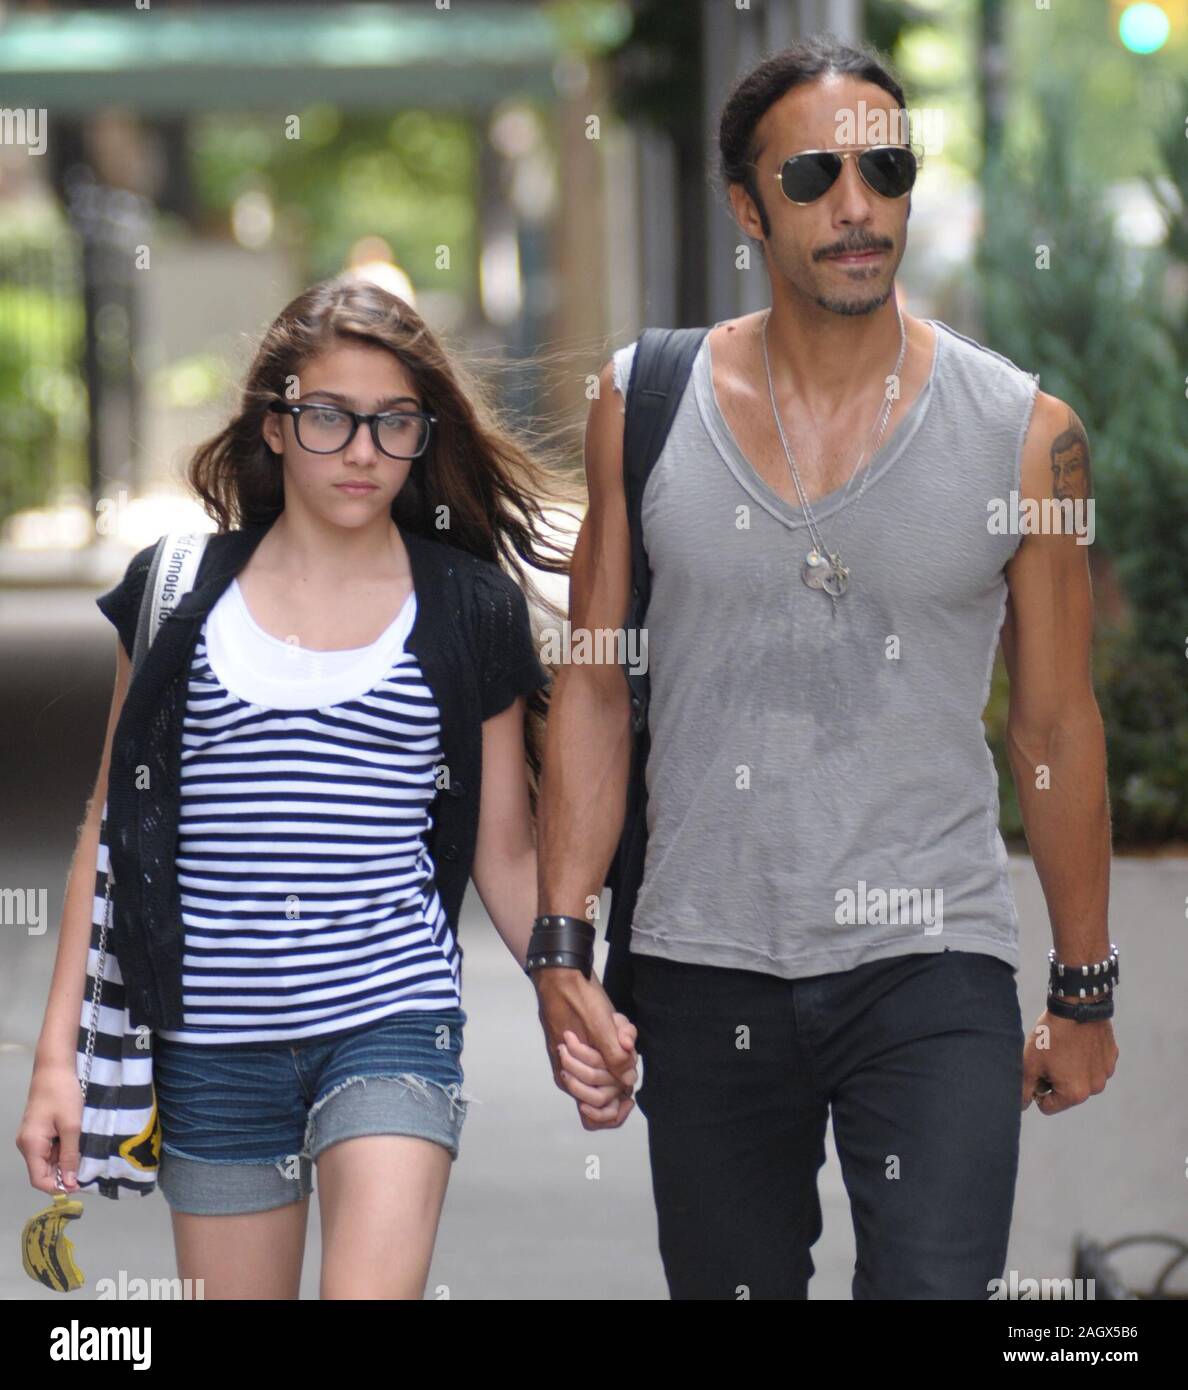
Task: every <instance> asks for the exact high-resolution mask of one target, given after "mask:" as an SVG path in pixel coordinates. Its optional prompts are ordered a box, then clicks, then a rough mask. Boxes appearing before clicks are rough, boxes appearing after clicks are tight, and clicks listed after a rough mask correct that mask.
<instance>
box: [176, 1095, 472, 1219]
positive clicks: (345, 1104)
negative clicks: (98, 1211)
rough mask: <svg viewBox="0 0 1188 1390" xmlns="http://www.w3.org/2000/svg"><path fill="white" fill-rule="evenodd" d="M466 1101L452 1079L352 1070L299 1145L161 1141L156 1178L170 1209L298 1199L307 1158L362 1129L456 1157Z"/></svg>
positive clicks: (209, 1210)
mask: <svg viewBox="0 0 1188 1390" xmlns="http://www.w3.org/2000/svg"><path fill="white" fill-rule="evenodd" d="M467 1103H468V1102H467V1100H466V1099H465V1098H464V1097H463V1096H462V1095H461V1094H460V1091H459V1088H458V1087H457V1086H456V1085H451V1086H442V1085H441V1084H440V1083H438V1082H434V1081H426V1079H425V1078H424V1077H420V1076H416V1075H412V1074H407V1073H406V1074H403V1075H400V1076H357V1077H350V1078H348V1079H347V1080H345V1081H343V1082H342V1083H340V1084H339V1085H338V1086H336V1087H335V1088H334V1089H333V1090H332V1091H330V1092H329V1093H328V1094H327V1095H325V1096H323V1097H322V1098H321V1100H319V1101H318V1103H317V1104H316V1105H315V1106H314V1107H313V1109H312V1110H311V1111H310V1113H309V1118H308V1124H307V1127H306V1132H305V1138H304V1143H303V1146H302V1149H301V1150H300V1152H292V1153H287V1154H281V1155H279V1156H277V1157H274V1158H250V1159H248V1158H219V1157H199V1156H197V1155H194V1154H188V1153H185V1152H184V1151H181V1150H179V1149H177V1148H175V1147H174V1146H172V1145H170V1144H169V1143H162V1145H161V1156H160V1167H159V1174H158V1185H159V1187H160V1189H161V1193H162V1195H163V1196H164V1198H165V1200H166V1202H167V1203H168V1204H169V1206H170V1208H171V1210H173V1211H178V1212H182V1213H185V1214H191V1215H197V1216H238V1215H245V1214H248V1213H251V1212H260V1211H272V1210H274V1209H275V1208H277V1207H283V1206H288V1205H289V1204H290V1203H293V1202H300V1201H302V1200H304V1198H306V1197H308V1196H309V1195H310V1194H311V1193H312V1192H313V1190H314V1183H313V1169H314V1164H315V1163H316V1162H317V1160H318V1159H319V1158H320V1157H321V1155H322V1154H323V1153H324V1152H325V1151H326V1150H327V1149H328V1148H330V1146H331V1145H333V1144H338V1143H341V1142H342V1141H344V1140H346V1139H360V1138H365V1137H367V1136H369V1135H386V1134H391V1135H403V1136H406V1137H408V1138H413V1139H427V1140H429V1141H430V1142H431V1143H434V1144H439V1145H441V1147H443V1148H444V1149H445V1150H446V1151H447V1152H448V1153H449V1155H450V1159H451V1162H452V1161H454V1160H456V1159H457V1157H458V1151H459V1144H460V1139H461V1131H462V1125H463V1122H464V1120H465V1118H466V1109H467Z"/></svg>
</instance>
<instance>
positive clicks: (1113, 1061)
mask: <svg viewBox="0 0 1188 1390" xmlns="http://www.w3.org/2000/svg"><path fill="white" fill-rule="evenodd" d="M1041 1030H1043V1032H1042V1033H1041ZM1038 1036H1046V1037H1047V1040H1048V1043H1049V1045H1048V1046H1047V1047H1044V1048H1041V1047H1040V1046H1039V1044H1038V1041H1037V1037H1038ZM1117 1062H1118V1046H1117V1044H1116V1043H1115V1042H1114V1029H1113V1025H1112V1024H1111V1023H1110V1021H1109V1019H1108V1018H1105V1019H1102V1020H1101V1022H1100V1023H1077V1022H1076V1021H1075V1020H1073V1019H1071V1018H1056V1017H1055V1016H1054V1015H1053V1014H1050V1013H1048V1011H1047V1010H1046V1009H1045V1010H1044V1012H1043V1013H1042V1014H1040V1016H1039V1021H1038V1022H1037V1023H1036V1025H1035V1027H1034V1028H1033V1029H1032V1031H1031V1037H1030V1038H1028V1040H1027V1046H1026V1047H1025V1048H1024V1049H1023V1107H1022V1108H1023V1109H1024V1110H1026V1109H1027V1107H1028V1106H1029V1105H1030V1104H1031V1102H1032V1100H1034V1101H1035V1103H1036V1106H1037V1108H1038V1109H1039V1110H1040V1111H1041V1113H1043V1114H1045V1115H1058V1114H1059V1113H1060V1112H1061V1111H1062V1110H1070V1109H1071V1108H1072V1107H1073V1106H1074V1105H1081V1104H1083V1103H1084V1102H1085V1101H1087V1100H1088V1099H1089V1097H1090V1096H1096V1095H1098V1094H1100V1093H1101V1092H1102V1091H1104V1090H1105V1084H1106V1082H1107V1081H1108V1080H1109V1079H1110V1077H1111V1076H1113V1074H1114V1067H1115V1066H1116V1065H1117ZM1045 1084H1047V1085H1050V1086H1051V1087H1052V1090H1051V1092H1050V1093H1049V1094H1044V1093H1043V1090H1042V1088H1043V1086H1044V1085H1045ZM1037 1086H1039V1087H1040V1088H1041V1090H1040V1092H1039V1093H1037V1092H1036V1087H1037Z"/></svg>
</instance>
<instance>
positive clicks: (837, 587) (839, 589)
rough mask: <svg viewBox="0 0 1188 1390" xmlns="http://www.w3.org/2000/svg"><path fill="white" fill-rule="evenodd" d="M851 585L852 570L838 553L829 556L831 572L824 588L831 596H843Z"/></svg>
mask: <svg viewBox="0 0 1188 1390" xmlns="http://www.w3.org/2000/svg"><path fill="white" fill-rule="evenodd" d="M849 586H850V571H849V570H848V569H847V568H846V566H845V565H843V564H842V562H841V560H840V559H839V558H838V556H836V555H831V556H830V557H829V573H828V574H827V575H826V576H825V580H824V583H823V584H822V586H821V587H822V588H823V589H824V590H825V592H826V593H827V594H828V595H829V597H830V598H834V599H837V598H841V596H842V594H844V593H845V592H846V590H847V589H848V588H849Z"/></svg>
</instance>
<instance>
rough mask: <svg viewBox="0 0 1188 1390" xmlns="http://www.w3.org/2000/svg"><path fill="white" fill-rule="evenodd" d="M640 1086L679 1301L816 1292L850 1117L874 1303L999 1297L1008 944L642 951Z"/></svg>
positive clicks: (1010, 1197)
mask: <svg viewBox="0 0 1188 1390" xmlns="http://www.w3.org/2000/svg"><path fill="white" fill-rule="evenodd" d="M632 962H633V966H634V971H635V1006H636V1015H635V1017H634V1019H633V1020H632V1021H633V1022H634V1023H635V1024H636V1027H637V1028H638V1030H639V1036H638V1038H637V1042H636V1046H637V1048H638V1050H639V1054H640V1056H641V1058H642V1059H643V1081H642V1084H641V1085H640V1088H639V1090H638V1092H637V1094H636V1099H637V1100H638V1102H639V1108H640V1110H641V1111H642V1112H643V1114H644V1115H645V1116H646V1117H647V1121H648V1145H649V1151H650V1154H651V1164H652V1188H653V1192H654V1194H655V1198H656V1212H657V1218H658V1222H659V1230H660V1256H661V1259H662V1260H663V1262H664V1272H665V1276H666V1277H667V1280H668V1288H669V1293H670V1295H671V1296H672V1297H673V1298H681V1299H688V1298H697V1299H718V1298H731V1299H737V1298H743V1297H750V1298H780V1299H792V1298H807V1297H808V1281H809V1277H810V1275H811V1274H812V1273H813V1270H814V1265H813V1261H812V1257H811V1256H810V1254H809V1247H810V1246H811V1245H812V1244H813V1242H814V1241H815V1240H816V1239H817V1237H818V1236H819V1235H820V1234H821V1206H820V1202H819V1200H818V1196H817V1171H818V1169H819V1168H820V1167H821V1165H822V1164H823V1163H824V1162H825V1123H826V1117H827V1116H828V1114H829V1112H830V1110H831V1109H832V1113H833V1132H834V1141H835V1143H836V1146H837V1152H838V1157H839V1159H840V1161H841V1168H842V1175H843V1177H844V1180H845V1185H846V1191H847V1192H848V1193H849V1197H850V1208H851V1216H852V1219H853V1222H854V1235H855V1240H856V1245H857V1263H856V1265H855V1269H854V1280H853V1295H854V1297H855V1298H856V1299H870V1298H874V1299H889V1298H937V1299H947V1298H960V1299H984V1298H987V1297H988V1296H989V1291H988V1288H987V1284H988V1281H989V1280H991V1279H996V1278H999V1277H1001V1275H1002V1273H1003V1266H1004V1264H1005V1262H1006V1250H1007V1238H1008V1235H1009V1233H1010V1224H1011V1207H1012V1205H1013V1202H1014V1195H1015V1176H1016V1172H1017V1169H1018V1160H1019V1129H1020V1119H1021V1113H1022V1112H1021V1109H1020V1103H1021V1100H1022V1089H1023V1043H1024V1038H1023V1028H1022V1021H1021V1018H1020V1014H1019V998H1018V993H1017V991H1016V988H1015V978H1014V973H1013V972H1012V970H1011V968H1010V966H1009V965H1007V964H1006V963H1005V962H1003V961H1000V960H997V959H996V958H995V957H993V956H987V955H981V954H978V953H975V952H970V951H955V950H944V951H940V952H936V953H930V954H925V955H907V956H896V957H894V958H892V959H889V960H881V961H873V962H870V963H868V964H865V965H860V966H858V967H857V968H856V969H854V970H848V971H844V972H840V973H837V974H830V975H813V976H809V977H806V978H802V979H796V980H786V979H782V978H780V977H778V976H775V975H769V974H762V973H759V972H757V971H752V970H733V969H723V968H720V967H718V966H709V965H688V964H684V963H683V962H677V961H669V960H662V959H660V958H659V957H656V956H647V955H642V954H633V956H632Z"/></svg>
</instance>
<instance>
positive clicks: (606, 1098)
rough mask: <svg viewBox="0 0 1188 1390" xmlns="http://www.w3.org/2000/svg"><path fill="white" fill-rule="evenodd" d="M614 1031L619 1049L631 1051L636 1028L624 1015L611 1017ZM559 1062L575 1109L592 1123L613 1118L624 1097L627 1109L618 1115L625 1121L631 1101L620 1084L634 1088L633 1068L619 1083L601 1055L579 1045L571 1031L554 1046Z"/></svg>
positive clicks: (583, 1044)
mask: <svg viewBox="0 0 1188 1390" xmlns="http://www.w3.org/2000/svg"><path fill="white" fill-rule="evenodd" d="M614 1021H615V1026H616V1031H617V1032H618V1035H619V1041H620V1044H621V1046H623V1047H624V1048H626V1049H630V1050H631V1051H632V1052H634V1048H635V1038H636V1031H637V1030H636V1027H635V1025H634V1024H633V1023H631V1022H630V1021H629V1020H628V1019H627V1017H626V1016H625V1015H624V1014H620V1013H616V1014H615V1015H614ZM557 1051H558V1055H559V1057H560V1059H561V1066H562V1071H561V1079H562V1081H563V1082H564V1084H565V1089H566V1090H567V1091H568V1092H569V1094H570V1095H571V1096H573V1097H574V1099H575V1100H577V1101H578V1109H579V1110H580V1111H581V1112H582V1114H583V1115H586V1116H588V1117H589V1118H590V1119H593V1120H607V1119H611V1118H613V1117H615V1116H616V1114H617V1110H618V1105H619V1102H620V1100H621V1099H622V1098H623V1097H624V1096H626V1097H628V1100H627V1105H628V1110H627V1111H625V1112H624V1113H623V1115H622V1117H621V1118H622V1119H626V1117H627V1114H628V1113H630V1108H631V1107H632V1106H633V1105H634V1102H633V1101H631V1100H630V1099H629V1097H630V1094H631V1091H630V1089H625V1088H624V1082H629V1083H630V1086H631V1087H634V1085H635V1081H636V1072H635V1068H634V1066H633V1067H632V1068H631V1069H630V1071H629V1072H627V1073H626V1074H625V1076H624V1078H623V1079H622V1080H620V1079H619V1078H618V1077H616V1076H613V1075H612V1074H611V1073H610V1072H609V1071H607V1069H606V1067H605V1066H604V1064H603V1061H602V1055H601V1053H600V1052H599V1051H598V1049H597V1048H596V1047H593V1046H592V1045H591V1044H590V1043H585V1042H582V1040H581V1039H580V1038H579V1037H578V1036H577V1034H576V1033H575V1032H573V1030H572V1029H569V1028H567V1029H566V1030H565V1032H564V1034H563V1040H562V1041H561V1042H560V1043H559V1044H558V1046H557Z"/></svg>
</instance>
